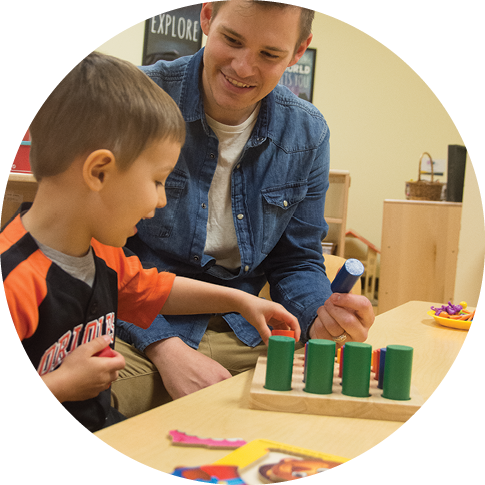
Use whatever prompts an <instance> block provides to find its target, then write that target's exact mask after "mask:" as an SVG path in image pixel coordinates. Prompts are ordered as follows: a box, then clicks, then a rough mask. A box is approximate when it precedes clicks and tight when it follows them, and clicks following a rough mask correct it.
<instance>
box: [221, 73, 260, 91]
mask: <svg viewBox="0 0 485 485" xmlns="http://www.w3.org/2000/svg"><path fill="white" fill-rule="evenodd" d="M222 75H223V76H224V78H225V79H226V81H228V82H229V83H231V84H232V85H233V86H236V87H237V88H252V87H253V86H251V85H249V84H245V83H241V82H239V81H236V79H233V78H231V77H228V76H226V75H225V74H224V73H222Z"/></svg>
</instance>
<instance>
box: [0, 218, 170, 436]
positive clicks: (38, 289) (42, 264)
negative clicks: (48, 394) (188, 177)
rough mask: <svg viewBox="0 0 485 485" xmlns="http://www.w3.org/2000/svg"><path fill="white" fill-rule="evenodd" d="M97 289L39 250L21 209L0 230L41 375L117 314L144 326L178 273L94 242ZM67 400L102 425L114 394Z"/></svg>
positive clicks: (9, 288)
mask: <svg viewBox="0 0 485 485" xmlns="http://www.w3.org/2000/svg"><path fill="white" fill-rule="evenodd" d="M92 247H93V253H94V259H95V267H96V276H95V279H94V283H93V287H92V288H91V287H90V286H89V285H87V284H86V283H84V282H83V281H81V280H79V279H77V278H74V277H73V276H71V275H69V274H68V273H66V272H65V271H64V270H63V269H61V268H60V267H59V266H58V265H56V264H55V263H53V262H52V261H51V260H50V259H49V258H47V256H45V255H44V253H43V252H42V251H41V250H40V249H39V247H38V245H37V243H36V242H35V240H34V238H33V237H32V236H31V235H30V234H29V233H28V232H27V231H26V230H25V228H24V226H23V225H22V221H21V219H20V215H18V216H17V217H16V218H15V219H14V220H13V221H12V222H11V223H10V224H8V225H7V226H6V227H5V229H4V230H3V231H2V233H1V234H0V255H1V266H2V276H3V282H4V287H5V294H6V297H7V303H8V306H9V309H10V313H11V315H12V319H13V322H14V325H15V328H16V329H17V333H18V335H19V337H20V339H21V340H22V344H23V346H24V349H25V351H26V353H27V355H28V356H29V358H30V360H31V362H32V364H33V365H34V367H35V368H36V369H37V372H38V373H39V374H40V375H44V374H46V373H48V372H51V371H53V370H55V369H57V368H58V367H59V366H60V365H61V364H62V361H63V359H64V358H65V357H66V355H68V354H69V353H70V352H71V351H73V350H74V349H75V348H76V347H78V346H79V345H82V344H84V343H87V342H89V341H91V340H92V339H94V338H96V337H99V336H100V335H110V336H111V342H112V343H111V345H112V346H114V338H115V322H116V319H117V318H118V317H119V318H121V319H123V320H125V321H128V322H131V323H134V324H135V325H138V326H140V327H143V328H147V327H149V326H150V324H151V322H152V321H153V320H154V318H155V317H156V315H157V314H158V313H159V312H160V310H161V309H162V307H163V305H164V303H165V301H166V299H167V297H168V295H169V293H170V290H171V288H172V284H173V280H174V278H175V275H174V274H172V273H167V272H159V271H158V270H157V269H156V268H144V267H143V266H142V264H141V262H140V260H139V259H138V258H137V257H136V256H135V255H134V254H133V253H131V252H129V251H128V250H126V249H123V248H114V247H110V246H105V245H104V244H100V243H99V242H98V241H96V240H92ZM64 406H65V407H66V408H67V409H68V410H69V411H70V412H71V413H72V414H73V415H74V416H75V417H76V419H78V420H79V421H80V422H81V423H82V424H84V425H85V426H86V427H87V428H88V429H90V430H95V429H99V428H100V427H101V426H102V425H103V423H104V419H105V417H106V415H107V412H108V410H109V407H110V392H109V390H108V391H104V392H102V393H100V394H99V395H98V396H97V397H96V398H94V399H89V400H87V401H82V402H75V403H64Z"/></svg>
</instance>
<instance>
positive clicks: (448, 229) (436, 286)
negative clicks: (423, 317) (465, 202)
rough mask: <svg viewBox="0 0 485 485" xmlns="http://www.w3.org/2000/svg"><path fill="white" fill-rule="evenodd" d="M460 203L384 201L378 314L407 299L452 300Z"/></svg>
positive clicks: (458, 234)
mask: <svg viewBox="0 0 485 485" xmlns="http://www.w3.org/2000/svg"><path fill="white" fill-rule="evenodd" d="M460 221H461V203H454V202H430V201H417V200H385V201H384V214H383V222H382V244H381V265H380V277H379V313H382V312H385V311H388V310H390V309H392V308H395V307H397V306H399V305H401V304H403V303H407V302H408V301H412V300H422V301H432V302H436V303H440V302H441V303H447V302H448V301H452V300H453V295H454V288H455V276H456V264H457V257H458V241H459V236H460Z"/></svg>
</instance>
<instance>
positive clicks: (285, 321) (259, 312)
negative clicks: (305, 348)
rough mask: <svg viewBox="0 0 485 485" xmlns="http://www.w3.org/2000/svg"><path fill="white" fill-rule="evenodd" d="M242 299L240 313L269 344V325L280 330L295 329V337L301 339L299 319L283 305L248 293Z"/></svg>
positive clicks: (297, 339)
mask: <svg viewBox="0 0 485 485" xmlns="http://www.w3.org/2000/svg"><path fill="white" fill-rule="evenodd" d="M246 295H247V297H248V298H244V299H242V302H241V303H242V308H241V309H240V311H239V313H241V315H242V316H243V317H244V318H245V319H246V320H247V321H248V322H249V323H250V324H251V325H252V326H253V327H255V328H256V330H257V331H258V332H259V335H261V338H262V339H263V342H264V343H265V344H266V345H268V340H269V338H270V337H271V330H270V329H269V328H268V325H270V326H271V327H273V328H274V329H279V330H293V331H294V332H295V339H296V341H297V342H298V341H299V340H300V335H301V329H300V324H299V323H298V319H297V318H296V317H295V316H294V315H292V314H291V313H290V312H288V311H287V310H286V309H285V308H284V307H283V306H282V305H280V304H279V303H275V302H273V301H268V300H265V299H264V298H259V297H255V296H252V295H249V294H247V293H246Z"/></svg>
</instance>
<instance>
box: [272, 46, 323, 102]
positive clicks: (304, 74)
mask: <svg viewBox="0 0 485 485" xmlns="http://www.w3.org/2000/svg"><path fill="white" fill-rule="evenodd" d="M316 57H317V50H316V49H311V48H308V49H307V50H306V51H305V53H304V54H303V56H302V57H301V59H300V60H299V61H298V62H297V63H296V64H295V65H294V66H290V67H287V68H286V70H285V72H284V73H283V76H282V77H281V79H280V84H282V85H283V86H286V87H287V88H288V89H289V90H290V91H291V92H292V93H294V94H296V95H297V96H298V97H299V98H302V99H304V100H306V101H310V103H312V102H313V83H314V80H315V60H316Z"/></svg>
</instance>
